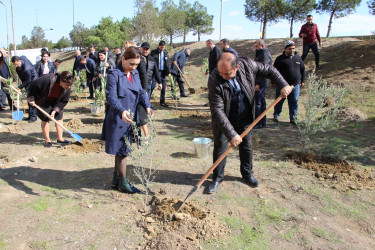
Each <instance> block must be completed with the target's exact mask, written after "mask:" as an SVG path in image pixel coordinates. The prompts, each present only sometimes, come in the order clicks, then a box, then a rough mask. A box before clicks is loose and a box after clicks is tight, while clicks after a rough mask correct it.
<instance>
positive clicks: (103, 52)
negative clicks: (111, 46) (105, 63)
mask: <svg viewBox="0 0 375 250" xmlns="http://www.w3.org/2000/svg"><path fill="white" fill-rule="evenodd" d="M105 53H106V52H105V50H104V49H103V50H101V51H99V52H98V54H103V55H105Z"/></svg>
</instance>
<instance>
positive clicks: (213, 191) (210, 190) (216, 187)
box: [207, 181, 220, 194]
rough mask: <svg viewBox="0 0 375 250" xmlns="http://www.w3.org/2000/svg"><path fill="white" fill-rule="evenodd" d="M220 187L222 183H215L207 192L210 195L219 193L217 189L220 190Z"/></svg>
mask: <svg viewBox="0 0 375 250" xmlns="http://www.w3.org/2000/svg"><path fill="white" fill-rule="evenodd" d="M219 185H220V182H218V181H213V182H212V183H211V184H210V185H209V186H208V190H207V192H208V193H209V194H213V193H215V192H216V191H217V189H218V188H219Z"/></svg>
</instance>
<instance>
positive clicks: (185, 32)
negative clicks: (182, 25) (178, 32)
mask: <svg viewBox="0 0 375 250" xmlns="http://www.w3.org/2000/svg"><path fill="white" fill-rule="evenodd" d="M186 35H187V34H186V32H185V31H184V40H183V43H185V42H186Z"/></svg>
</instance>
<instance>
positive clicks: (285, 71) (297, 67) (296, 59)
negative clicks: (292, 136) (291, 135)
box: [273, 40, 305, 125]
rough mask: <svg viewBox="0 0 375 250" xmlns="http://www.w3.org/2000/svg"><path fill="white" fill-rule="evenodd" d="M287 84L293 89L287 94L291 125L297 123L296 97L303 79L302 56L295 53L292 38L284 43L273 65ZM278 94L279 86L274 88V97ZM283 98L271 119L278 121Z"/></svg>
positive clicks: (297, 97) (303, 66)
mask: <svg viewBox="0 0 375 250" xmlns="http://www.w3.org/2000/svg"><path fill="white" fill-rule="evenodd" d="M273 66H274V67H275V68H276V69H277V70H278V71H279V72H280V74H281V75H282V76H283V77H284V79H285V80H286V81H287V82H288V84H289V85H290V86H291V85H294V89H293V91H292V93H290V95H288V106H289V119H290V123H291V124H292V125H297V112H298V99H299V94H300V85H301V86H303V85H304V81H305V65H304V64H303V61H302V58H301V57H300V56H299V55H297V53H296V45H295V44H294V42H293V41H292V40H288V41H286V43H285V51H284V53H283V54H281V55H280V56H278V57H277V58H276V60H275V63H274V65H273ZM279 96H280V88H276V98H277V97H279ZM284 101H285V99H281V101H280V102H279V103H278V104H276V106H275V110H274V113H273V121H274V122H279V117H280V114H281V111H282V108H283V103H284Z"/></svg>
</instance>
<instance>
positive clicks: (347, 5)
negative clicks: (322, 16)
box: [317, 0, 361, 37]
mask: <svg viewBox="0 0 375 250" xmlns="http://www.w3.org/2000/svg"><path fill="white" fill-rule="evenodd" d="M360 3H361V0H321V1H320V2H319V5H318V9H317V10H318V13H324V12H328V13H329V14H330V17H329V23H328V31H327V37H329V34H330V33H331V28H332V21H333V18H334V17H335V18H340V17H344V16H347V15H349V14H351V13H352V12H354V11H355V8H356V7H357V6H358V5H359V4H360Z"/></svg>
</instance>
